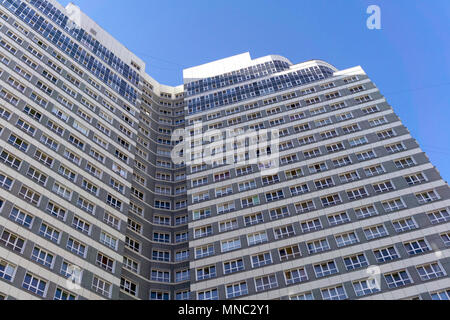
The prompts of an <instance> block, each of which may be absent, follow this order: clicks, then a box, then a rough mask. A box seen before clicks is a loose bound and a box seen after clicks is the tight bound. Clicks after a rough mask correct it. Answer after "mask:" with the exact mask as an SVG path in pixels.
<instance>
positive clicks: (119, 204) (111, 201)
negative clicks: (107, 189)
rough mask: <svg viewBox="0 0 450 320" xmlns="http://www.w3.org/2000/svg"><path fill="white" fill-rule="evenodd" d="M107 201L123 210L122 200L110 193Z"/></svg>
mask: <svg viewBox="0 0 450 320" xmlns="http://www.w3.org/2000/svg"><path fill="white" fill-rule="evenodd" d="M155 202H156V201H155ZM106 203H107V204H109V205H110V206H112V207H114V208H115V209H117V210H119V211H122V201H120V200H118V199H116V198H114V197H113V196H112V195H110V194H108V196H107V198H106Z"/></svg>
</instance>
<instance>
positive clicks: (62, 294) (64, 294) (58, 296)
mask: <svg viewBox="0 0 450 320" xmlns="http://www.w3.org/2000/svg"><path fill="white" fill-rule="evenodd" d="M76 299H77V296H76V295H75V294H73V293H71V292H69V291H67V290H64V289H61V288H56V291H55V296H54V298H53V300H76Z"/></svg>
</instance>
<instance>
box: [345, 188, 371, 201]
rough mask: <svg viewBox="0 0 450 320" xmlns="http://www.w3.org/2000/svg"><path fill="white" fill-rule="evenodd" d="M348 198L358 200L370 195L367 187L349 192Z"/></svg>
mask: <svg viewBox="0 0 450 320" xmlns="http://www.w3.org/2000/svg"><path fill="white" fill-rule="evenodd" d="M346 192H347V196H348V199H349V200H357V199H361V198H364V197H367V196H368V195H369V194H368V193H367V191H366V189H365V187H360V188H358V189H353V190H347V191H346Z"/></svg>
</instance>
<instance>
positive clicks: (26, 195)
mask: <svg viewBox="0 0 450 320" xmlns="http://www.w3.org/2000/svg"><path fill="white" fill-rule="evenodd" d="M0 178H1V177H0ZM19 196H20V197H22V198H23V199H24V200H26V201H27V202H29V203H31V204H33V205H35V206H37V205H38V204H39V200H40V199H41V195H40V194H39V193H37V192H36V191H34V190H32V189H29V188H27V187H25V186H22V188H21V189H20V191H19Z"/></svg>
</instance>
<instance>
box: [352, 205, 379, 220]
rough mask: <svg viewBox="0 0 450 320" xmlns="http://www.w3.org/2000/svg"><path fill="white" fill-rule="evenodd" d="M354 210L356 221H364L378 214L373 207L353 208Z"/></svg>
mask: <svg viewBox="0 0 450 320" xmlns="http://www.w3.org/2000/svg"><path fill="white" fill-rule="evenodd" d="M354 210H355V213H356V217H357V218H358V219H364V218H367V217H371V216H374V215H377V214H378V211H377V210H376V209H375V207H374V206H373V205H370V206H365V207H360V208H355V209H354Z"/></svg>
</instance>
